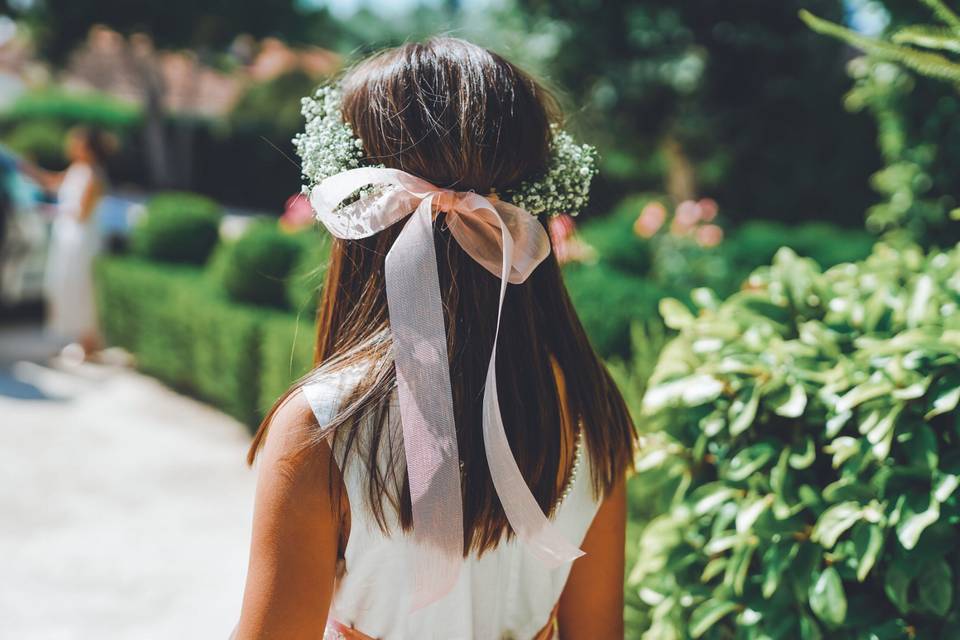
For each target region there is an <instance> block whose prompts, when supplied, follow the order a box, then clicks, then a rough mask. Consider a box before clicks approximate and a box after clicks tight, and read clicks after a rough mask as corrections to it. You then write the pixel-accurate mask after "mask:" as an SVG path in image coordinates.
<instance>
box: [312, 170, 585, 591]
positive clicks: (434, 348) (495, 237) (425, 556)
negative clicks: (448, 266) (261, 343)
mask: <svg viewBox="0 0 960 640" xmlns="http://www.w3.org/2000/svg"><path fill="white" fill-rule="evenodd" d="M370 186H374V187H385V188H383V189H378V190H375V191H373V192H372V193H368V194H366V195H362V196H361V197H360V199H359V200H357V201H356V202H353V203H351V204H348V205H345V206H343V207H340V206H339V205H340V204H341V203H342V202H343V201H344V200H345V199H347V198H348V197H350V196H351V195H352V194H355V193H356V192H358V191H360V190H362V189H365V188H367V187H370ZM310 203H311V205H312V206H313V209H314V211H315V212H316V214H317V218H318V219H319V220H320V221H321V222H322V223H323V224H324V226H325V227H326V228H327V229H328V230H329V231H330V233H331V234H333V235H334V236H336V237H338V238H344V239H357V238H365V237H368V236H371V235H373V234H375V233H377V232H378V231H382V230H383V229H386V228H387V227H389V226H391V225H393V224H395V223H397V222H400V221H401V220H403V219H404V218H406V217H407V216H409V219H408V220H407V222H406V223H405V224H404V226H403V229H402V230H401V231H400V235H399V236H398V237H397V239H396V240H395V241H394V243H393V246H392V247H391V248H390V251H389V252H388V253H387V257H386V267H385V270H386V273H385V278H386V293H387V306H388V311H389V314H390V331H391V334H392V336H393V345H394V349H393V353H394V360H395V364H396V370H397V395H398V399H399V404H400V420H401V424H402V431H403V440H404V455H405V457H406V463H407V475H408V478H409V483H410V498H411V502H412V506H413V541H414V543H415V545H416V546H415V550H414V551H415V556H414V567H413V574H414V575H413V580H414V598H413V607H414V609H418V608H420V607H423V606H425V605H427V604H430V603H431V602H434V601H436V600H438V599H439V598H441V597H443V596H444V595H445V594H446V593H448V592H449V591H450V590H451V589H452V588H453V586H454V585H455V584H456V582H457V578H458V576H459V574H460V567H461V565H462V563H463V503H462V494H461V487H460V456H459V453H458V451H457V430H456V426H455V423H454V415H453V396H452V393H451V390H450V366H449V362H448V360H447V340H446V332H445V329H444V323H443V306H442V304H443V303H442V300H441V297H440V281H439V273H438V270H437V255H436V248H435V246H434V240H433V218H434V215H436V213H438V212H441V211H442V212H444V213H445V214H446V225H447V227H448V228H449V229H450V233H451V235H452V236H453V237H454V239H455V240H456V241H457V242H458V243H459V244H460V246H461V247H463V249H464V251H466V252H467V254H469V255H470V256H471V257H472V258H473V259H474V260H476V261H477V262H478V263H480V264H481V265H482V266H483V267H484V268H486V269H487V270H488V271H490V273H492V274H494V275H495V276H497V277H498V278H500V298H499V302H498V304H497V329H496V332H495V334H494V342H493V350H492V352H491V354H490V361H489V364H488V366H487V378H486V383H485V387H484V398H483V442H484V449H485V452H486V456H487V462H488V464H489V466H490V474H491V476H492V479H493V485H494V488H495V489H496V491H497V495H498V496H499V498H500V502H501V504H502V505H503V510H504V512H505V514H506V516H507V519H508V520H509V522H510V525H511V526H512V527H513V530H514V531H515V532H516V534H517V537H518V538H519V539H520V540H521V541H523V542H524V543H525V544H526V546H527V548H528V549H529V550H530V551H531V552H532V553H533V554H534V556H536V557H537V558H539V559H540V561H542V562H543V563H544V564H545V565H546V566H548V567H551V568H552V567H557V566H560V565H561V564H563V563H565V562H570V561H572V560H574V559H576V558H578V557H579V556H581V555H583V552H582V551H581V550H580V549H578V548H577V547H576V546H575V545H573V544H571V543H570V542H569V541H568V540H566V539H565V538H564V537H563V536H562V535H561V534H560V533H559V532H558V531H557V530H556V528H555V527H554V526H553V524H552V523H551V522H550V520H549V519H547V517H546V516H545V515H544V513H543V511H542V510H541V509H540V506H539V505H538V504H537V501H536V498H534V496H533V494H532V493H531V492H530V488H529V487H528V486H527V483H526V481H525V480H524V479H523V475H522V474H521V473H520V469H519V467H518V466H517V461H516V459H515V458H514V457H513V453H512V452H511V451H510V443H509V441H508V440H507V434H506V430H505V429H504V426H503V419H502V418H501V416H500V405H499V402H498V400H497V367H496V354H497V337H498V336H499V333H500V315H501V311H502V308H503V298H504V295H505V293H506V290H507V282H511V283H520V282H523V281H524V280H526V279H527V277H528V276H529V275H530V274H531V273H532V272H533V270H534V269H535V268H536V267H537V265H538V264H540V263H541V262H542V261H543V260H544V259H545V258H546V257H547V255H548V254H549V253H550V240H549V238H548V237H547V234H546V232H545V231H544V229H543V227H542V226H541V225H540V223H539V222H538V221H537V219H536V218H535V217H534V216H532V215H530V214H529V213H528V212H527V211H525V210H523V209H521V208H519V207H515V206H513V205H511V204H508V203H506V202H501V201H500V200H498V199H496V198H495V197H484V196H481V195H479V194H477V193H473V192H455V191H451V190H449V189H441V188H439V187H436V186H434V185H432V184H430V183H429V182H427V181H425V180H422V179H420V178H417V177H415V176H412V175H410V174H408V173H405V172H403V171H399V170H396V169H378V168H372V167H367V168H360V169H352V170H350V171H345V172H343V173H339V174H337V175H335V176H332V177H330V178H327V179H326V180H324V181H322V182H321V183H320V184H319V185H317V186H316V187H315V188H314V189H313V191H312V193H311V195H310ZM338 207H339V208H338ZM411 213H412V214H413V215H410V214H411Z"/></svg>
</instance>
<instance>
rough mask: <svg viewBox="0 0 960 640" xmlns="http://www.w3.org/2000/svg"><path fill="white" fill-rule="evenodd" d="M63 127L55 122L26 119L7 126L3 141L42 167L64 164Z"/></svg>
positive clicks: (64, 134)
mask: <svg viewBox="0 0 960 640" xmlns="http://www.w3.org/2000/svg"><path fill="white" fill-rule="evenodd" d="M66 137H67V130H66V128H65V127H63V126H62V125H60V124H59V123H57V122H43V121H40V120H28V121H25V122H21V123H20V124H18V125H16V126H14V127H12V128H9V129H8V130H7V133H5V134H4V135H3V141H4V143H5V144H6V145H7V146H8V147H9V148H10V149H12V150H13V151H15V152H16V153H19V154H21V155H23V156H25V157H27V158H30V159H31V161H33V162H36V163H39V164H40V165H41V166H44V167H62V166H64V164H65V162H64V160H65V159H64V141H65V140H66Z"/></svg>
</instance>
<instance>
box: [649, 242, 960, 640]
mask: <svg viewBox="0 0 960 640" xmlns="http://www.w3.org/2000/svg"><path fill="white" fill-rule="evenodd" d="M958 273H960V247H957V248H954V249H953V250H952V251H951V252H949V253H934V254H931V255H924V254H923V253H922V252H921V251H920V250H919V249H917V248H906V249H900V250H899V251H897V250H894V249H892V248H890V247H888V246H886V245H878V246H877V248H876V249H875V252H874V253H873V255H871V256H870V257H869V258H868V259H867V260H866V261H864V262H860V263H853V264H840V265H838V266H836V267H834V268H832V269H830V270H828V271H826V272H821V271H820V270H819V269H818V268H817V267H816V265H815V264H814V263H813V262H812V261H810V260H806V259H801V258H798V257H797V256H796V254H795V253H794V252H792V251H790V250H789V249H784V250H781V251H780V252H779V253H778V254H777V256H776V258H775V260H774V263H773V265H772V266H771V267H767V268H763V269H759V270H757V271H756V272H755V273H754V274H753V275H752V276H751V277H750V279H749V281H748V284H749V286H748V287H747V289H745V290H744V291H741V292H739V293H737V294H735V295H733V296H732V297H730V298H729V299H728V300H726V301H725V302H722V303H720V302H717V301H715V300H711V299H709V298H705V297H704V298H697V301H698V306H699V311H698V315H697V316H694V315H693V314H692V313H691V312H690V311H689V310H688V309H687V308H686V307H685V306H684V305H682V304H679V303H676V302H672V301H667V302H665V303H664V304H663V305H662V311H663V315H664V317H665V320H666V322H667V324H668V325H669V326H670V327H672V328H673V329H675V330H677V331H679V332H680V333H679V336H678V337H677V338H675V339H674V340H673V341H671V342H670V343H669V344H668V345H667V346H666V347H665V349H664V351H663V353H662V355H661V357H660V360H659V363H658V365H657V368H656V370H655V372H654V375H653V377H652V378H651V381H650V387H649V389H648V391H647V393H646V396H645V398H644V403H643V405H644V414H645V415H644V417H643V422H644V424H645V429H647V430H650V431H652V432H654V433H655V434H656V436H655V438H653V440H654V444H652V445H651V446H649V447H647V448H645V449H644V450H642V451H641V453H640V455H639V457H638V469H639V477H638V479H637V482H638V483H639V484H640V485H641V486H656V487H659V490H658V492H657V495H658V496H659V498H658V499H659V500H661V501H662V502H663V503H664V504H665V505H669V506H664V508H663V510H662V512H661V515H659V516H658V517H656V518H654V519H653V520H652V521H651V522H649V524H647V525H646V526H645V527H644V529H643V532H642V534H641V535H640V536H639V538H638V539H637V540H636V541H635V542H636V544H637V545H638V548H639V550H640V553H639V554H638V559H637V561H636V565H635V566H634V569H633V572H632V575H631V584H632V585H633V587H632V590H633V591H634V593H635V594H637V596H638V599H639V600H640V601H642V604H641V605H640V606H641V607H642V608H643V611H642V612H640V613H644V612H645V613H646V614H648V615H649V616H650V620H651V621H652V622H651V626H650V628H649V630H648V631H647V632H646V636H645V637H647V638H658V639H660V638H678V639H679V638H701V637H702V638H717V639H719V638H743V639H747V638H803V639H808V638H837V639H846V638H849V639H854V638H858V639H859V638H947V637H954V634H955V630H956V628H957V623H958V622H960V599H958V598H957V594H956V593H955V588H956V584H957V576H958V572H960V548H958V545H957V540H958V534H960V530H958V529H960V501H958V497H957V492H956V489H957V487H958V485H960V412H958V410H957V404H958V400H960V312H958V305H960V279H958V276H957V274H958ZM695 297H696V296H695Z"/></svg>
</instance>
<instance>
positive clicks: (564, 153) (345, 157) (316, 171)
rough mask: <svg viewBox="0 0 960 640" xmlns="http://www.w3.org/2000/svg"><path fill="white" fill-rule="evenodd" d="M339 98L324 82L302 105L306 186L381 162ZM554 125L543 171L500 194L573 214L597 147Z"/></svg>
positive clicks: (544, 210)
mask: <svg viewBox="0 0 960 640" xmlns="http://www.w3.org/2000/svg"><path fill="white" fill-rule="evenodd" d="M340 99H341V92H340V88H339V87H337V86H336V85H323V86H321V87H319V88H318V89H317V90H316V91H315V92H314V94H313V96H312V97H306V98H303V101H302V109H301V111H302V113H303V116H304V118H305V119H306V128H305V129H304V131H303V132H302V133H298V134H297V135H296V136H295V137H294V138H293V143H294V145H296V148H297V155H299V156H300V159H301V161H302V172H303V178H304V180H305V181H306V184H305V185H304V191H305V192H306V191H309V190H310V189H312V188H313V187H314V186H316V185H317V184H318V183H320V182H321V181H323V180H324V179H326V178H329V177H330V176H333V175H336V174H338V173H341V172H343V171H347V170H349V169H356V168H357V167H360V166H374V167H382V166H383V165H378V164H377V165H375V164H371V163H369V162H364V155H363V140H361V139H360V138H358V137H356V135H354V133H353V129H352V128H351V127H350V125H349V124H348V123H346V122H344V120H343V116H342V114H341V111H340ZM550 131H551V139H550V151H549V154H550V155H549V158H548V160H547V168H546V170H545V171H544V172H543V174H542V175H540V176H539V178H538V179H536V180H525V181H523V182H521V183H520V184H519V185H518V186H517V187H516V188H513V189H507V190H504V192H503V193H500V194H498V195H499V196H500V197H501V198H502V199H504V200H506V201H507V202H510V203H511V204H514V205H516V206H518V207H521V208H523V209H526V210H527V211H528V212H530V213H531V214H532V215H535V216H538V215H541V214H548V215H557V214H561V213H566V214H569V215H573V216H575V215H577V214H578V213H580V211H581V210H582V209H583V208H584V207H585V206H586V204H587V200H588V198H589V194H590V181H591V180H592V179H593V176H594V175H596V173H597V151H596V149H594V148H593V147H592V146H590V145H586V144H577V143H576V142H575V141H574V139H573V137H572V136H571V135H570V134H569V133H567V132H566V131H564V130H563V129H561V128H560V127H559V126H557V125H550Z"/></svg>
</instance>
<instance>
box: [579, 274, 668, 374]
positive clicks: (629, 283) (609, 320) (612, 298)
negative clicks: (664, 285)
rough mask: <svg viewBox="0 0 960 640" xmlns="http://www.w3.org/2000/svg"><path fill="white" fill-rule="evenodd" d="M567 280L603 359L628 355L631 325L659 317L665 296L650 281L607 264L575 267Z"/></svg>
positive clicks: (584, 322)
mask: <svg viewBox="0 0 960 640" xmlns="http://www.w3.org/2000/svg"><path fill="white" fill-rule="evenodd" d="M564 281H565V283H566V285H567V290H568V291H569V293H570V298H571V300H572V301H573V305H574V307H576V309H577V314H578V315H579V316H580V320H581V322H583V326H584V328H585V329H586V331H587V334H588V335H589V336H590V340H591V342H592V343H593V346H594V348H596V350H597V351H598V352H599V353H600V354H601V355H603V356H610V355H626V354H627V352H628V351H629V349H630V326H631V324H632V323H634V322H636V321H642V320H644V319H647V318H656V314H657V303H658V301H659V300H660V298H661V297H663V296H664V295H665V294H664V292H663V290H661V289H660V288H659V287H657V286H656V285H654V284H651V283H650V282H649V281H647V280H644V279H643V278H639V277H636V276H631V275H628V274H625V273H623V272H621V271H618V270H616V269H613V268H611V267H609V266H606V265H604V264H598V265H593V266H589V265H582V264H571V265H569V266H568V267H566V268H565V269H564Z"/></svg>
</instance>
